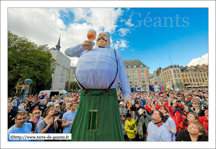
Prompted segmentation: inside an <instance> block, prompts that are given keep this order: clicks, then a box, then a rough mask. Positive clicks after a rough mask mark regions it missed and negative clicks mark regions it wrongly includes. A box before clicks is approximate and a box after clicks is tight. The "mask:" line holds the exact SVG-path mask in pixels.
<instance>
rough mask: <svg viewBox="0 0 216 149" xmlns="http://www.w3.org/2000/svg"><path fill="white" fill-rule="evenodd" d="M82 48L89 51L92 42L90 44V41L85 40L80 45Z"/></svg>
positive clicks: (92, 44)
mask: <svg viewBox="0 0 216 149" xmlns="http://www.w3.org/2000/svg"><path fill="white" fill-rule="evenodd" d="M82 46H83V48H84V49H86V50H88V51H90V50H91V49H92V48H93V46H94V42H92V41H91V40H85V41H84V42H83V43H82Z"/></svg>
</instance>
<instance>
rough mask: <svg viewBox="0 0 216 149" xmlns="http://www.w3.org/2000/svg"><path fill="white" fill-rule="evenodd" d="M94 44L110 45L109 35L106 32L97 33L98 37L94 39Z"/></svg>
mask: <svg viewBox="0 0 216 149" xmlns="http://www.w3.org/2000/svg"><path fill="white" fill-rule="evenodd" d="M96 45H97V46H106V47H108V46H109V45H110V37H109V34H108V33H105V32H101V33H99V34H98V37H97V39H96Z"/></svg>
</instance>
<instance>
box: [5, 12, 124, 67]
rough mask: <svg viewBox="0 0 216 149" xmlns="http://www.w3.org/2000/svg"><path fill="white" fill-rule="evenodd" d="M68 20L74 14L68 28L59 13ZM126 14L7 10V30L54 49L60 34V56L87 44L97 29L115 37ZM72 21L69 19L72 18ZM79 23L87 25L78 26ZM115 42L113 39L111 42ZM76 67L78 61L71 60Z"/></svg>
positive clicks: (122, 44)
mask: <svg viewBox="0 0 216 149" xmlns="http://www.w3.org/2000/svg"><path fill="white" fill-rule="evenodd" d="M60 10H61V11H63V12H65V13H66V15H64V18H63V19H65V17H68V16H69V11H71V12H72V13H74V19H75V20H74V21H75V22H74V23H71V24H70V25H68V26H67V28H66V25H65V24H64V22H63V21H62V20H61V19H60V18H59V16H60V13H59V11H60ZM122 14H123V10H122V9H120V8H118V9H116V10H115V9H114V8H85V9H83V8H71V9H68V8H67V9H63V8H8V30H9V31H11V32H12V33H13V34H17V35H18V36H21V37H23V36H26V38H28V39H30V40H31V41H33V42H35V43H37V44H38V45H44V44H47V45H48V47H50V48H51V47H54V46H55V45H56V44H57V42H58V38H59V35H60V34H61V49H60V50H61V52H62V53H64V51H65V50H66V48H69V47H72V46H76V45H78V44H80V43H82V42H83V41H84V40H87V31H88V30H89V29H94V30H95V31H96V32H97V33H99V32H100V31H101V29H102V28H103V29H104V31H105V32H109V33H111V34H112V33H114V32H115V29H116V27H117V26H116V21H117V19H118V18H119V17H120V16H121V15H122ZM69 19H70V18H69ZM80 21H84V22H85V23H82V24H79V23H80ZM111 42H112V39H111ZM125 44H126V43H124V42H121V41H120V43H119V45H118V47H124V46H125ZM70 59H71V63H72V64H73V65H76V64H77V61H78V58H70Z"/></svg>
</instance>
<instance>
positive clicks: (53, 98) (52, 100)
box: [47, 97, 58, 107]
mask: <svg viewBox="0 0 216 149" xmlns="http://www.w3.org/2000/svg"><path fill="white" fill-rule="evenodd" d="M57 102H58V101H56V99H55V97H52V98H51V102H49V103H48V104H47V107H48V106H49V104H51V103H53V104H54V105H55V104H57Z"/></svg>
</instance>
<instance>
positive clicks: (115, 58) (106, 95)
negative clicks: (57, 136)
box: [65, 32, 131, 141]
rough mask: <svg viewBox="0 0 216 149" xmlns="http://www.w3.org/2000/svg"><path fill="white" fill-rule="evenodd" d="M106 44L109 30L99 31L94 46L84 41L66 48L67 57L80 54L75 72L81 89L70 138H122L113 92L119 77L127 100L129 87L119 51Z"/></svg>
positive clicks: (128, 98) (110, 139) (83, 139)
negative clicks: (106, 31)
mask: <svg viewBox="0 0 216 149" xmlns="http://www.w3.org/2000/svg"><path fill="white" fill-rule="evenodd" d="M109 44H110V39H109V35H108V33H105V32H101V33H100V34H99V35H98V37H97V39H96V46H95V47H94V48H93V46H94V43H93V42H92V41H90V40H86V41H84V42H83V44H79V45H77V46H75V47H71V48H68V49H66V50H65V54H66V55H67V56H70V57H79V60H78V63H77V67H76V72H75V74H76V79H77V82H78V85H79V86H80V88H82V90H81V96H80V103H79V107H78V110H77V113H76V117H75V119H74V122H73V126H72V128H71V132H72V135H73V137H72V141H123V140H124V135H123V131H122V127H121V119H120V116H119V115H120V113H119V106H118V98H117V92H116V88H117V86H118V80H120V83H121V87H122V93H123V96H124V100H126V101H127V102H129V103H130V101H131V100H130V89H129V83H128V78H127V72H126V70H125V66H124V62H123V60H122V57H121V54H120V52H118V51H116V50H114V49H113V48H111V47H110V46H109ZM129 106H130V105H129ZM105 115H106V117H104V116H105ZM87 117H88V118H89V117H90V120H91V121H89V119H88V118H87ZM91 118H93V119H91ZM95 130H96V131H95ZM91 131H94V133H93V132H91ZM87 134H88V135H87ZM111 136H115V137H111Z"/></svg>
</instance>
